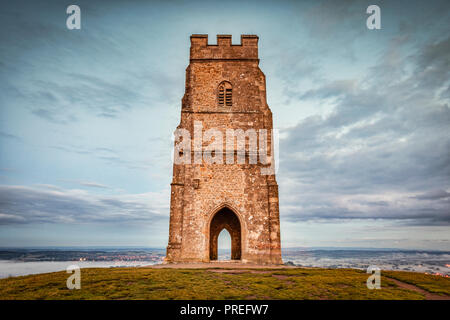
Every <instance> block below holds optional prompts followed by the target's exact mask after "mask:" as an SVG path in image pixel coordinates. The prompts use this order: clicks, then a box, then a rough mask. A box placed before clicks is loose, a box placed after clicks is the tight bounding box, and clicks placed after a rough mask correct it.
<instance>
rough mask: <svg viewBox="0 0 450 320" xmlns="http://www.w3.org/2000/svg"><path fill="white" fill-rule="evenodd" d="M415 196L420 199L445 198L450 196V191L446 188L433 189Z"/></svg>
mask: <svg viewBox="0 0 450 320" xmlns="http://www.w3.org/2000/svg"><path fill="white" fill-rule="evenodd" d="M414 198H416V199H420V200H436V199H445V198H450V192H447V191H445V190H433V191H430V192H427V193H424V194H421V195H418V196H415V197H414ZM449 211H450V208H449Z"/></svg>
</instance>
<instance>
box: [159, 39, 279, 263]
mask: <svg viewBox="0 0 450 320" xmlns="http://www.w3.org/2000/svg"><path fill="white" fill-rule="evenodd" d="M207 42H208V38H207V36H206V35H193V36H191V50H190V64H189V66H188V68H187V69H186V91H185V95H184V97H183V99H182V111H181V121H180V125H179V126H178V128H184V129H186V130H188V131H189V132H190V134H191V137H192V138H194V122H195V121H201V123H202V126H203V128H202V130H203V132H204V131H206V130H208V129H210V128H216V129H219V130H220V131H222V134H223V141H224V148H223V150H225V137H226V129H228V128H229V129H243V130H247V129H255V130H256V131H258V130H259V129H267V130H271V129H272V114H271V111H270V109H269V107H268V105H267V102H266V85H265V76H264V74H263V73H262V71H261V70H260V69H259V67H258V63H259V59H258V37H257V36H241V44H240V45H231V36H224V35H219V36H217V43H218V44H217V45H208V44H207ZM223 81H228V82H230V83H231V85H232V106H223V105H220V104H219V101H218V87H219V84H220V83H221V82H223ZM269 134H270V131H269ZM268 138H269V140H268V141H269V143H271V140H270V136H269V137H268ZM209 143H210V141H203V147H206V146H207V145H208V144H209ZM191 150H194V146H192V148H191ZM269 153H270V150H269ZM223 159H224V163H223V164H207V163H205V162H204V161H203V162H202V163H201V164H200V163H199V164H194V163H193V160H194V153H193V152H192V162H191V163H190V164H174V168H173V181H172V184H171V189H172V194H171V206H170V230H169V245H168V247H167V257H166V261H167V262H187V261H192V262H193V261H209V260H210V248H209V247H210V236H211V229H210V223H211V220H212V219H213V217H214V215H215V214H216V213H217V212H218V211H219V210H220V209H222V208H228V209H230V210H231V211H232V212H234V214H236V216H237V217H238V219H239V221H240V223H241V246H240V248H241V254H240V255H238V256H240V257H241V260H242V262H252V263H281V250H280V227H279V226H280V224H279V209H278V186H277V184H276V180H275V176H274V175H262V174H261V171H260V169H261V168H262V167H264V165H262V164H261V163H260V162H258V163H257V164H249V163H248V162H249V161H248V155H247V159H246V163H245V164H238V163H236V162H235V163H234V164H226V163H225V154H224V155H223ZM272 161H273V160H272Z"/></svg>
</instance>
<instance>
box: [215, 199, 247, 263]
mask: <svg viewBox="0 0 450 320" xmlns="http://www.w3.org/2000/svg"><path fill="white" fill-rule="evenodd" d="M223 229H226V230H227V231H228V232H229V233H230V237H231V259H232V260H240V259H241V223H240V222H239V218H238V217H237V215H236V214H235V213H234V212H233V211H232V210H230V209H228V208H226V207H225V208H222V209H220V210H219V211H217V212H216V214H215V215H214V217H213V218H212V220H211V225H210V227H209V259H210V260H217V239H218V237H219V234H220V232H221V231H222V230H223Z"/></svg>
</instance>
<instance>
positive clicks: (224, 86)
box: [218, 81, 233, 107]
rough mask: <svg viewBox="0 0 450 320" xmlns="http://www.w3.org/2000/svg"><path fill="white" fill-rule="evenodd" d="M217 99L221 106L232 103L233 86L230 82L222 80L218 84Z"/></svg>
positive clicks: (229, 105)
mask: <svg viewBox="0 0 450 320" xmlns="http://www.w3.org/2000/svg"><path fill="white" fill-rule="evenodd" d="M218 101H219V106H221V107H223V106H227V107H231V106H232V105H233V88H232V87H231V83H229V82H227V81H224V82H222V83H221V84H220V85H219V93H218Z"/></svg>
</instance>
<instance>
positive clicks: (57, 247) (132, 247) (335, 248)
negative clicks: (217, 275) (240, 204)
mask: <svg viewBox="0 0 450 320" xmlns="http://www.w3.org/2000/svg"><path fill="white" fill-rule="evenodd" d="M5 249H55V250H60V249H61V250H63V249H147V250H152V249H154V250H166V248H165V247H146V246H23V247H9V246H0V250H5ZM289 249H291V250H292V249H297V250H302V249H315V250H355V251H357V250H370V251H372V250H382V251H389V250H392V251H429V252H432V251H437V252H450V250H444V249H420V248H389V247H332V246H311V247H304V246H298V247H282V248H281V250H282V251H283V250H289ZM219 250H230V248H219Z"/></svg>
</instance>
